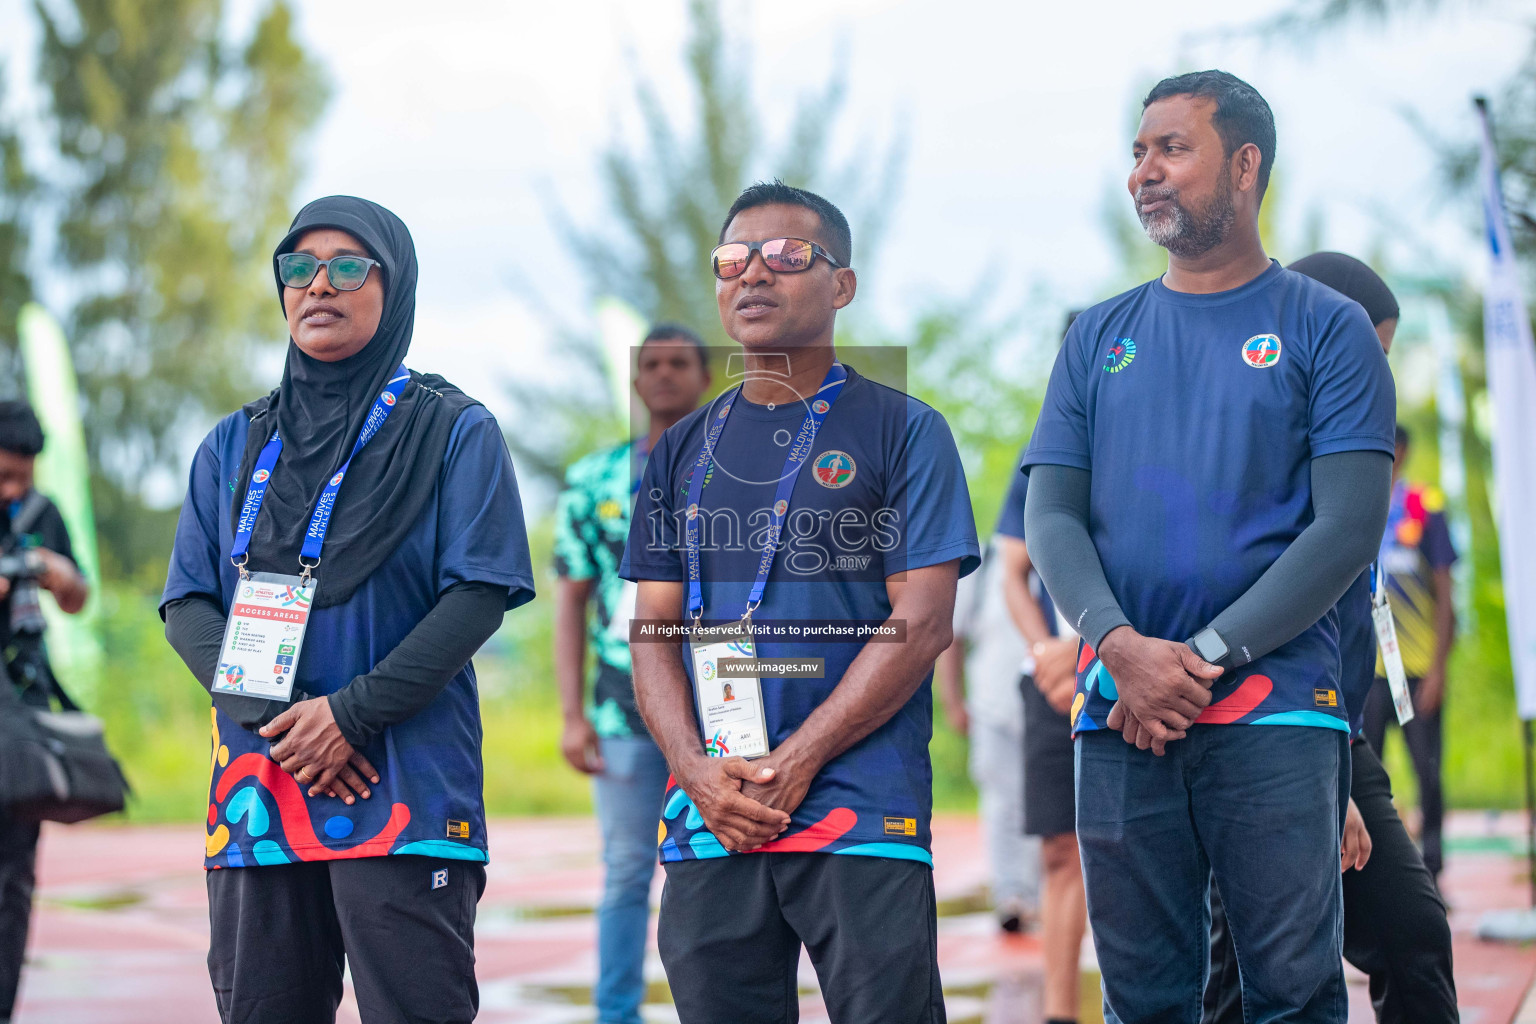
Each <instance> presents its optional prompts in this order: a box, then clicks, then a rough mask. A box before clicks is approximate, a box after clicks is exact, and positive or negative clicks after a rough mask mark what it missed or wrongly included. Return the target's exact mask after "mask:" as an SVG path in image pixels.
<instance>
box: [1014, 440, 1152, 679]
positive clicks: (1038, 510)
mask: <svg viewBox="0 0 1536 1024" xmlns="http://www.w3.org/2000/svg"><path fill="white" fill-rule="evenodd" d="M1092 487H1093V474H1092V473H1090V472H1088V470H1086V469H1074V468H1073V467H1071V466H1046V465H1038V466H1033V467H1031V469H1030V472H1029V494H1028V495H1027V496H1026V497H1025V499H1024V536H1025V537H1026V538H1028V544H1029V558H1030V561H1032V562H1033V563H1034V564H1035V568H1036V569H1037V570H1039V572H1040V578H1041V579H1043V580H1044V581H1045V589H1046V590H1047V591H1049V592H1050V595H1051V600H1052V601H1055V602H1056V607H1058V608H1060V609H1061V613H1062V615H1064V616H1066V618H1067V621H1068V622H1070V623H1072V628H1073V629H1075V630H1077V635H1078V636H1080V637H1082V638H1083V639H1084V640H1086V641H1087V642H1088V645H1089V646H1090V647H1093V648H1095V649H1097V648H1098V646H1099V644H1100V642H1102V641H1103V639H1104V638H1105V637H1106V636H1108V635H1109V632H1110V630H1112V629H1115V628H1116V627H1119V626H1129V625H1130V624H1131V621H1130V620H1129V619H1127V618H1126V617H1125V613H1124V612H1123V611H1121V610H1120V603H1119V602H1118V601H1116V600H1115V595H1114V592H1113V591H1111V590H1110V589H1109V581H1108V580H1106V579H1105V578H1104V566H1103V564H1102V563H1101V562H1100V561H1099V552H1098V549H1097V548H1095V547H1094V546H1093V538H1092V537H1091V536H1090V535H1089V533H1088V507H1089V504H1088V501H1089V495H1090V494H1091V493H1092Z"/></svg>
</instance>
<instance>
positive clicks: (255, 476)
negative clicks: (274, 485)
mask: <svg viewBox="0 0 1536 1024" xmlns="http://www.w3.org/2000/svg"><path fill="white" fill-rule="evenodd" d="M271 475H272V474H271V473H268V472H267V471H266V470H264V469H258V470H257V471H256V472H254V473H252V474H251V481H252V482H253V483H258V484H264V483H266V482H267V478H268V477H270V476H271Z"/></svg>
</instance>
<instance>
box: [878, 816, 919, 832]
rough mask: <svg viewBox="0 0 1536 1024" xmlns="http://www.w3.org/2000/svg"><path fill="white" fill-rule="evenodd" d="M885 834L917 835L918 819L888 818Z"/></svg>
mask: <svg viewBox="0 0 1536 1024" xmlns="http://www.w3.org/2000/svg"><path fill="white" fill-rule="evenodd" d="M885 834H886V835H888V836H915V835H917V819H916V818H886V819H885Z"/></svg>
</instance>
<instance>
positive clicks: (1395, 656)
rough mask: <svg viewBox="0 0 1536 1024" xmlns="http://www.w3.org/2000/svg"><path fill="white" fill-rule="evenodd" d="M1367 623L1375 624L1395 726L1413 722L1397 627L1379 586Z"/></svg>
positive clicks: (1411, 703)
mask: <svg viewBox="0 0 1536 1024" xmlns="http://www.w3.org/2000/svg"><path fill="white" fill-rule="evenodd" d="M1371 621H1372V622H1374V623H1375V624H1376V643H1377V644H1378V645H1380V647H1381V663H1382V665H1384V666H1385V667H1386V670H1387V689H1389V690H1391V691H1392V707H1393V709H1394V710H1396V712H1397V724H1398V725H1407V724H1408V723H1409V722H1411V721H1413V700H1412V698H1411V697H1410V696H1409V694H1408V674H1407V673H1406V672H1404V671H1403V652H1402V651H1401V650H1399V649H1398V646H1397V626H1396V624H1395V623H1393V621H1392V605H1391V602H1389V601H1388V600H1387V588H1386V586H1385V585H1383V586H1379V587H1378V588H1377V590H1376V593H1374V594H1372V595H1371Z"/></svg>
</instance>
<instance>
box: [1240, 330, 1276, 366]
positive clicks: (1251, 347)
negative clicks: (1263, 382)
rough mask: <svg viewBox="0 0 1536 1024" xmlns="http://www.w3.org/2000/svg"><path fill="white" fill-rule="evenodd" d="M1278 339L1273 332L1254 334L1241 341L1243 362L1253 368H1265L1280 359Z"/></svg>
mask: <svg viewBox="0 0 1536 1024" xmlns="http://www.w3.org/2000/svg"><path fill="white" fill-rule="evenodd" d="M1280 348H1281V346H1280V339H1279V338H1278V337H1276V336H1275V335H1273V334H1255V335H1254V336H1253V337H1251V338H1249V339H1248V340H1247V341H1245V342H1243V362H1245V363H1247V364H1248V365H1249V366H1251V367H1253V368H1254V369H1255V370H1267V369H1269V368H1270V367H1271V366H1274V365H1275V364H1276V363H1278V362H1279V361H1280Z"/></svg>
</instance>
